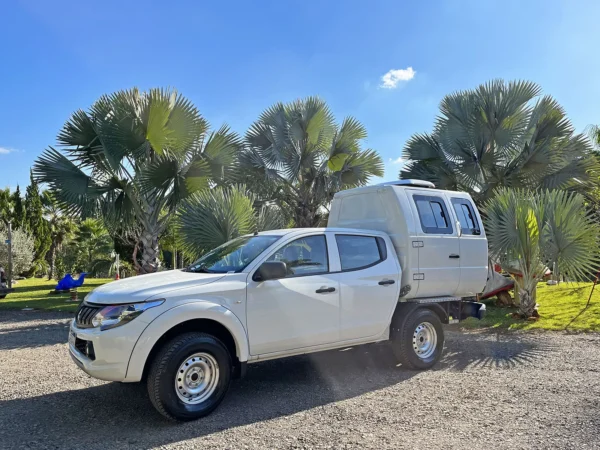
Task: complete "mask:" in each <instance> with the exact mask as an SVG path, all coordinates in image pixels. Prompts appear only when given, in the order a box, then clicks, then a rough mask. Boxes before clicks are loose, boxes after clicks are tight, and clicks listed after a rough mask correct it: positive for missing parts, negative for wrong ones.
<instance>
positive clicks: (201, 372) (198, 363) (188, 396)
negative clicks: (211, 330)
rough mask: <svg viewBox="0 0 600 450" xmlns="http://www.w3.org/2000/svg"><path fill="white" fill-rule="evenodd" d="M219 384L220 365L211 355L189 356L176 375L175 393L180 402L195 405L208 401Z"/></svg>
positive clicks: (196, 354)
mask: <svg viewBox="0 0 600 450" xmlns="http://www.w3.org/2000/svg"><path fill="white" fill-rule="evenodd" d="M218 383H219V364H218V363H217V360H216V359H215V357H214V356H212V355H211V354H209V353H205V352H202V353H194V354H193V355H191V356H189V357H188V358H187V359H186V360H185V361H184V362H183V363H181V365H180V366H179V369H178V370H177V373H176V374H175V392H177V396H178V397H179V400H181V401H182V402H184V403H187V404H190V405H195V404H198V403H202V402H203V401H205V400H206V399H208V398H209V397H210V396H211V395H212V393H213V392H215V389H217V384H218Z"/></svg>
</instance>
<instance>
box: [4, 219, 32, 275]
mask: <svg viewBox="0 0 600 450" xmlns="http://www.w3.org/2000/svg"><path fill="white" fill-rule="evenodd" d="M6 239H8V233H7V232H6V230H5V229H4V227H2V229H0V266H3V267H5V268H6V267H7V266H8V245H6V244H5V243H4V242H5V241H6ZM32 262H33V240H32V239H31V237H30V236H29V235H28V234H27V233H26V232H25V231H24V230H16V231H13V232H12V274H13V276H14V275H19V274H22V273H24V272H26V271H28V270H29V269H30V268H31V264H32Z"/></svg>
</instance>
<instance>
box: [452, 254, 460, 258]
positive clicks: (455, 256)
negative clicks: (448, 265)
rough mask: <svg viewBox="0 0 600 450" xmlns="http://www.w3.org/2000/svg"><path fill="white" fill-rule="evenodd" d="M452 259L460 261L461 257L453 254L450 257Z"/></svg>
mask: <svg viewBox="0 0 600 450" xmlns="http://www.w3.org/2000/svg"><path fill="white" fill-rule="evenodd" d="M450 258H453V259H458V258H460V255H457V254H456V253H452V254H451V255H450Z"/></svg>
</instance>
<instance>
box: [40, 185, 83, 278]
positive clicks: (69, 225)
mask: <svg viewBox="0 0 600 450" xmlns="http://www.w3.org/2000/svg"><path fill="white" fill-rule="evenodd" d="M42 207H43V214H44V220H46V222H47V224H48V228H49V230H50V237H51V242H52V243H51V244H50V250H49V251H48V255H47V256H46V258H47V259H48V280H51V279H52V278H54V275H55V272H56V255H57V253H58V252H59V251H61V249H62V247H63V244H64V243H65V242H66V241H67V240H68V239H69V238H70V237H71V236H72V235H73V232H74V231H75V228H76V225H75V222H74V221H73V220H72V219H71V218H70V217H68V216H66V215H65V214H64V213H63V212H62V211H61V210H60V205H59V203H58V202H57V201H56V199H55V198H54V195H53V194H52V192H51V191H44V192H43V193H42Z"/></svg>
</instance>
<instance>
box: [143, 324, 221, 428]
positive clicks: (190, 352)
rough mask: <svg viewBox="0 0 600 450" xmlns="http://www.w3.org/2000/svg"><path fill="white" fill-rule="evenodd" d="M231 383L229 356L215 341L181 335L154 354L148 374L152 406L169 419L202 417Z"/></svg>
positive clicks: (204, 337)
mask: <svg viewBox="0 0 600 450" xmlns="http://www.w3.org/2000/svg"><path fill="white" fill-rule="evenodd" d="M230 381H231V355H230V354H229V351H228V350H227V347H225V345H224V344H223V343H222V342H221V341H219V340H218V339H217V338H215V337H214V336H212V335H210V334H205V333H185V334H182V335H180V336H177V337H176V338H175V339H173V340H172V341H170V342H168V343H167V344H166V345H165V346H164V347H163V348H162V349H161V350H160V351H159V353H158V354H157V355H156V358H155V359H154V361H153V362H152V366H151V368H150V372H149V374H148V381H147V383H148V394H149V395H150V400H151V401H152V404H153V405H154V407H155V408H156V409H157V410H158V411H159V412H160V413H161V414H162V415H164V416H165V417H168V418H169V419H173V420H194V419H199V418H201V417H204V416H206V415H208V414H210V413H211V412H213V411H214V410H215V408H216V407H217V406H219V404H220V403H221V401H222V400H223V398H224V397H225V394H226V393H227V390H228V388H229V383H230Z"/></svg>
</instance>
